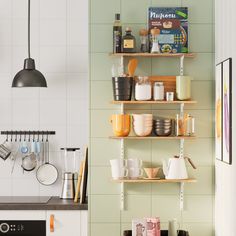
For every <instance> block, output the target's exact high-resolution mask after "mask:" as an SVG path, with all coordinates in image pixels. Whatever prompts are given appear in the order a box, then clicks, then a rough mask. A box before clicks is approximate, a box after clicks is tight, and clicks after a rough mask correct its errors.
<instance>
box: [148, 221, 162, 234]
mask: <svg viewBox="0 0 236 236" xmlns="http://www.w3.org/2000/svg"><path fill="white" fill-rule="evenodd" d="M146 221H147V236H161V225H160V218H159V217H155V218H146Z"/></svg>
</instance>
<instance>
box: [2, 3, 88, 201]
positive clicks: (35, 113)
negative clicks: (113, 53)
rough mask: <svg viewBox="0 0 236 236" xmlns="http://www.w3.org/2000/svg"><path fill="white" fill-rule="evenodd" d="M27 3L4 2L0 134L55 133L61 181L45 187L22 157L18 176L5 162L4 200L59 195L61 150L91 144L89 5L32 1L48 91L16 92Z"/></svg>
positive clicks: (34, 40)
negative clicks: (26, 168)
mask: <svg viewBox="0 0 236 236" xmlns="http://www.w3.org/2000/svg"><path fill="white" fill-rule="evenodd" d="M27 4H28V1H27V0H0V81H1V86H0V106H1V116H0V130H30V129H31V130H55V131H56V136H53V137H51V139H50V160H51V162H52V163H53V164H55V165H56V166H57V167H58V169H59V172H60V176H59V179H58V181H57V182H56V183H55V184H54V185H53V186H50V187H46V186H42V185H40V184H39V183H38V182H37V180H36V176H35V172H36V171H32V172H30V173H27V172H25V173H24V174H23V171H22V168H21V167H20V165H21V158H20V156H18V158H17V161H16V165H15V168H14V172H13V174H11V168H12V164H13V162H12V161H11V160H7V161H5V162H4V161H3V160H0V196H11V195H12V196H20V195H22V196H24V195H41V196H44V195H53V196H57V195H59V194H60V190H61V169H62V168H63V163H61V160H60V147H65V146H68V147H72V146H73V147H81V148H82V150H83V147H84V146H85V145H87V144H88V136H89V129H88V126H89V121H88V119H89V118H88V117H89V83H88V63H89V62H88V27H89V26H88V0H82V1H78V0H32V1H31V55H32V58H34V59H35V61H36V67H37V68H38V69H39V70H40V71H41V72H42V73H43V74H44V75H45V77H46V80H47V83H48V88H47V89H38V88H30V89H28V88H22V89H16V88H15V89H12V88H11V83H12V80H13V78H14V76H15V74H16V73H17V72H18V71H19V70H21V69H22V68H23V62H24V59H25V58H26V57H27ZM4 139H5V137H4V136H1V137H0V141H1V142H2V141H4Z"/></svg>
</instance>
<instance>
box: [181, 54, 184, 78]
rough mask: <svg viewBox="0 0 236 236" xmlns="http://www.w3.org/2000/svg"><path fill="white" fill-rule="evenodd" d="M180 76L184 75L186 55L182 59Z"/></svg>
mask: <svg viewBox="0 0 236 236" xmlns="http://www.w3.org/2000/svg"><path fill="white" fill-rule="evenodd" d="M180 75H184V55H183V56H181V57H180Z"/></svg>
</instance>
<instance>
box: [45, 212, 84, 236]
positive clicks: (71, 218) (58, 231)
mask: <svg viewBox="0 0 236 236" xmlns="http://www.w3.org/2000/svg"><path fill="white" fill-rule="evenodd" d="M81 212H82V211H47V236H65V235H70V236H86V235H87V214H86V219H85V215H84V213H81Z"/></svg>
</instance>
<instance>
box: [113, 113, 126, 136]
mask: <svg viewBox="0 0 236 236" xmlns="http://www.w3.org/2000/svg"><path fill="white" fill-rule="evenodd" d="M111 123H112V129H113V133H114V135H115V136H117V137H126V136H128V135H129V133H130V115H127V114H115V115H112V116H111Z"/></svg>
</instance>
